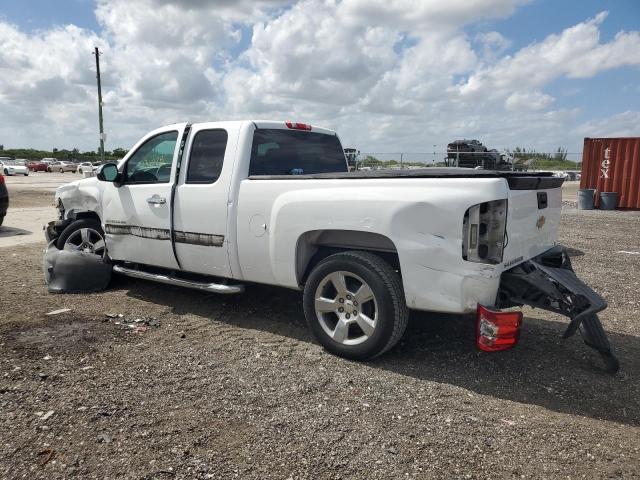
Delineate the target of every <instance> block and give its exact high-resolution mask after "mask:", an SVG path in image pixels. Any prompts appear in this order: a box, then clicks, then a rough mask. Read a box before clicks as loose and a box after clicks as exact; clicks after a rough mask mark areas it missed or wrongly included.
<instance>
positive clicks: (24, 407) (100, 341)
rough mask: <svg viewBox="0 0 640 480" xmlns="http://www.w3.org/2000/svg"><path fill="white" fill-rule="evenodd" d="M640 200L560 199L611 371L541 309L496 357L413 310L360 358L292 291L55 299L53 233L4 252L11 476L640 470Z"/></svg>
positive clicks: (2, 320)
mask: <svg viewBox="0 0 640 480" xmlns="http://www.w3.org/2000/svg"><path fill="white" fill-rule="evenodd" d="M12 193H13V192H12ZM38 195H39V194H38V193H37V192H32V193H29V192H26V191H25V192H23V193H21V194H20V196H23V197H25V198H21V199H20V202H23V203H21V204H22V205H31V206H38V205H41V203H39V202H40V201H39V200H38V199H37V197H38ZM27 197H28V198H27ZM46 201H50V197H47V200H46ZM30 202H31V203H30ZM639 213H640V212H600V211H591V212H584V211H577V210H573V209H570V208H568V209H566V210H565V211H564V213H563V224H562V230H561V240H562V242H563V243H565V244H566V245H570V246H571V247H572V248H574V249H575V250H574V253H575V256H574V257H573V262H574V266H575V268H576V270H577V272H578V273H579V275H581V276H582V278H583V279H585V280H586V281H587V282H588V283H590V284H591V285H592V286H593V287H594V288H596V289H597V290H598V291H599V292H601V293H602V294H603V295H604V296H605V297H606V298H607V300H608V301H609V308H608V309H607V310H606V311H605V312H603V314H602V320H603V322H604V325H605V329H606V330H607V331H608V333H609V335H610V340H611V342H612V343H613V345H614V347H615V349H616V351H617V354H618V356H619V358H620V361H621V364H622V368H621V372H620V373H619V374H617V375H616V376H610V375H608V374H606V373H603V372H602V371H601V365H600V361H599V358H598V357H597V355H596V354H594V353H593V352H592V351H591V350H589V349H588V348H586V347H585V346H584V344H583V343H582V340H581V339H580V337H579V336H575V337H572V338H570V339H569V340H567V341H562V340H561V338H560V337H561V334H562V332H563V331H564V329H565V328H566V325H567V323H566V322H565V321H564V320H562V319H561V318H559V317H556V316H553V315H551V314H548V313H546V312H542V311H537V310H535V311H534V310H527V311H526V312H525V325H524V328H523V332H522V337H521V340H520V344H519V345H518V346H517V347H516V348H515V349H513V350H511V351H507V352H502V353H496V354H486V353H481V352H478V351H477V350H476V348H475V346H474V341H473V322H472V321H471V320H470V319H468V318H456V317H447V316H442V315H425V314H414V315H412V318H411V322H410V325H409V329H408V332H407V334H406V336H405V338H404V340H403V341H402V342H401V344H400V345H398V347H396V348H395V349H394V350H393V351H391V352H389V353H388V354H386V355H385V356H383V357H382V358H379V359H377V360H375V361H373V362H369V363H357V362H350V361H346V360H343V359H340V358H337V357H334V356H332V355H329V354H327V353H325V352H324V351H323V350H322V349H321V348H320V347H319V346H318V345H317V344H316V343H315V342H314V341H313V340H312V338H311V336H310V334H309V332H308V331H307V328H306V326H305V324H304V318H303V312H302V308H301V294H300V293H299V292H295V291H288V290H282V289H277V288H272V287H266V286H256V285H250V286H249V287H248V288H247V291H246V293H244V294H243V295H240V296H232V297H224V296H215V295H212V294H206V293H201V292H196V291H190V290H185V289H179V288H176V287H170V286H165V285H158V284H153V283H148V282H144V281H137V280H133V279H128V278H121V277H114V280H113V282H112V284H111V286H110V287H109V289H108V290H106V291H104V292H101V293H97V294H91V295H52V294H48V293H47V292H46V288H45V285H44V281H43V275H42V271H41V255H42V249H43V247H44V242H42V241H41V242H39V243H31V244H24V245H16V246H8V247H1V248H0V278H1V282H0V478H3V479H4V478H7V479H9V478H27V479H37V478H43V479H44V478H46V479H50V478H82V479H91V478H132V479H187V478H198V479H199V478H203V479H204V478H225V479H226V478H243V479H244V478H256V479H263V478H282V479H286V478H292V479H298V478H309V479H317V478H322V479H325V478H326V479H339V478H341V479H351V478H363V479H364V478H366V479H378V478H379V479H388V478H638V476H640V428H639V427H640V325H638V321H639V313H640V295H638V291H639V290H640V279H639V272H640V255H638V254H637V252H640V235H639V233H640V214H639ZM624 252H631V253H624ZM633 252H636V253H633ZM63 308H69V309H70V311H68V312H65V313H60V314H57V315H47V312H51V311H55V310H58V309H63ZM118 315H122V316H121V317H120V316H118Z"/></svg>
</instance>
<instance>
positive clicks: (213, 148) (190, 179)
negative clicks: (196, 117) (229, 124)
mask: <svg viewBox="0 0 640 480" xmlns="http://www.w3.org/2000/svg"><path fill="white" fill-rule="evenodd" d="M226 148H227V131H226V130H202V131H200V132H198V133H196V136H195V137H194V139H193V145H192V146H191V156H190V157H189V169H188V170H187V183H214V182H215V181H216V180H218V177H219V176H220V171H221V170H222V163H223V162H224V152H225V149H226Z"/></svg>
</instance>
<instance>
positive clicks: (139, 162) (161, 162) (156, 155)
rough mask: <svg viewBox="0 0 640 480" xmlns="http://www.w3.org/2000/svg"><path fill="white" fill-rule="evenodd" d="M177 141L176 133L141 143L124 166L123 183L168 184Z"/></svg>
mask: <svg viewBox="0 0 640 480" xmlns="http://www.w3.org/2000/svg"><path fill="white" fill-rule="evenodd" d="M177 141H178V132H166V133H161V134H160V135H156V136H155V137H153V138H150V139H149V140H147V141H146V142H145V143H143V144H142V146H140V148H138V150H136V152H135V153H134V154H133V155H132V156H131V158H129V160H128V161H127V164H126V165H125V182H126V183H167V182H169V180H170V177H171V165H172V164H173V152H174V151H175V149H176V143H177Z"/></svg>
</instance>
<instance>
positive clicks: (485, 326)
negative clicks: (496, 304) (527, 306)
mask: <svg viewBox="0 0 640 480" xmlns="http://www.w3.org/2000/svg"><path fill="white" fill-rule="evenodd" d="M476 320H477V324H476V345H478V348H479V349H480V350H484V351H485V352H498V351H500V350H507V349H509V348H512V347H514V346H515V345H516V344H517V343H518V339H519V338H520V327H521V326H522V312H501V311H496V310H490V309H489V308H487V307H484V306H482V305H480V304H478V310H477V315H476Z"/></svg>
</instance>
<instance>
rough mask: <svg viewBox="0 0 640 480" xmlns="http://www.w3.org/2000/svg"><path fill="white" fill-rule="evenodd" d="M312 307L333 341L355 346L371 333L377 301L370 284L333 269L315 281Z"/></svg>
mask: <svg viewBox="0 0 640 480" xmlns="http://www.w3.org/2000/svg"><path fill="white" fill-rule="evenodd" d="M315 310H316V316H317V317H318V321H319V322H320V326H321V327H322V329H323V330H324V331H325V333H326V334H327V335H328V336H329V337H331V338H332V339H333V340H334V341H335V342H338V343H340V344H343V345H358V344H360V343H362V342H364V341H366V340H367V339H369V337H371V335H373V332H374V331H375V328H376V323H377V320H378V304H377V302H376V297H375V295H374V294H373V291H372V290H371V287H369V285H367V283H366V282H365V281H364V280H363V279H362V278H360V277H359V276H358V275H356V274H354V273H351V272H345V271H337V272H333V273H330V274H329V275H327V276H326V277H324V278H323V279H322V281H321V282H320V283H319V284H318V288H317V289H316V294H315Z"/></svg>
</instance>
